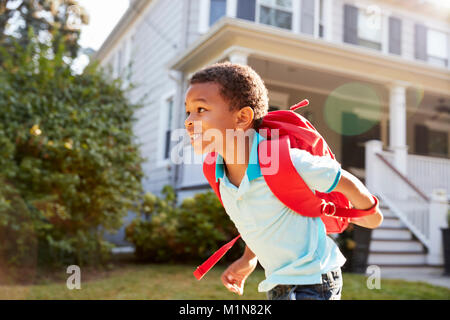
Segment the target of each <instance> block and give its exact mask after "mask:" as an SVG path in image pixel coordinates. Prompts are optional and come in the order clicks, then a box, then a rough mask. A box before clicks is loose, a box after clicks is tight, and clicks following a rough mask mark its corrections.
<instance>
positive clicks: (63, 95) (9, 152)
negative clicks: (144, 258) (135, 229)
mask: <svg viewBox="0 0 450 320" xmlns="http://www.w3.org/2000/svg"><path fill="white" fill-rule="evenodd" d="M30 38H31V37H30ZM31 39H33V38H31ZM60 49H61V50H60V51H59V52H56V53H53V51H52V49H51V47H49V46H46V45H43V44H40V43H38V41H37V40H34V41H33V40H32V41H31V42H30V44H29V45H28V46H27V47H22V46H19V45H16V49H15V50H14V51H13V53H12V54H11V53H10V51H7V50H3V48H1V47H0V57H1V59H0V106H1V112H0V186H1V187H0V244H1V245H0V264H8V265H10V266H16V267H17V266H21V265H22V264H23V263H24V262H26V261H28V260H30V258H31V257H36V259H37V260H36V259H35V260H36V261H35V263H42V264H47V265H48V264H54V265H61V264H63V265H67V264H70V263H76V264H78V265H83V264H89V263H102V262H104V261H105V260H106V259H107V258H108V252H109V251H110V248H111V245H110V244H109V243H107V242H106V241H104V240H103V235H102V233H103V232H105V231H114V230H117V229H118V228H120V227H121V225H122V220H123V217H124V216H126V214H127V212H128V210H130V209H132V208H133V206H134V203H135V202H136V201H137V199H138V198H139V196H140V194H141V193H142V186H141V178H142V176H143V173H142V170H141V164H142V162H143V160H144V159H142V158H141V156H140V154H139V147H138V145H136V144H135V143H134V142H133V131H132V126H133V122H134V120H135V119H134V118H133V113H134V111H135V110H136V109H137V108H139V107H140V105H135V104H131V103H129V102H128V100H127V99H126V90H124V89H122V82H121V81H120V80H114V81H110V80H109V79H108V75H107V74H104V73H103V72H102V71H101V70H98V69H97V67H96V66H95V65H92V66H89V67H88V68H87V69H86V70H85V71H84V72H83V74H81V75H76V74H74V73H73V71H72V70H71V66H70V64H69V63H66V62H65V60H64V59H63V53H64V49H63V48H60ZM2 261H3V262H2ZM0 268H1V266H0Z"/></svg>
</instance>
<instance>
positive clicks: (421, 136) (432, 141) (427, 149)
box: [414, 124, 448, 157]
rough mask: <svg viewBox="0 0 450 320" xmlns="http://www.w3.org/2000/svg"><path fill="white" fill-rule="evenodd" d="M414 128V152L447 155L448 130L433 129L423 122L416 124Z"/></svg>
mask: <svg viewBox="0 0 450 320" xmlns="http://www.w3.org/2000/svg"><path fill="white" fill-rule="evenodd" d="M414 129H415V130H414V131H415V132H414V133H415V139H414V143H415V152H416V153H417V154H422V155H428V156H438V157H439V156H441V157H442V156H444V157H447V155H448V132H447V131H440V130H434V129H431V128H429V127H428V126H426V125H423V124H417V125H416V126H415V128H414Z"/></svg>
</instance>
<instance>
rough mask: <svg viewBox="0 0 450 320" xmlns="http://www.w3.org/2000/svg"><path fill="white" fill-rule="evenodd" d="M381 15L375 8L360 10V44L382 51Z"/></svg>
mask: <svg viewBox="0 0 450 320" xmlns="http://www.w3.org/2000/svg"><path fill="white" fill-rule="evenodd" d="M381 31H382V28H381V14H380V12H378V11H377V10H376V9H375V7H373V6H369V7H367V8H366V9H359V10H358V44H359V45H361V46H364V47H368V48H372V49H376V50H381V42H382V38H381V37H382V32H381Z"/></svg>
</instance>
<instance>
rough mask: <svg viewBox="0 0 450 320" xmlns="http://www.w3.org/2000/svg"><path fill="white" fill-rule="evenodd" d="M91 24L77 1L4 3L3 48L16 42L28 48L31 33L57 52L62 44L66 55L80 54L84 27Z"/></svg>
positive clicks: (0, 1)
mask: <svg viewBox="0 0 450 320" xmlns="http://www.w3.org/2000/svg"><path fill="white" fill-rule="evenodd" d="M88 23H89V16H88V14H87V12H86V11H85V10H84V9H83V7H81V6H80V5H79V4H78V1H77V0H0V45H3V46H5V45H6V46H10V45H11V42H12V40H17V41H18V43H19V44H20V45H21V46H23V47H25V46H26V45H27V44H28V42H29V41H30V38H29V37H28V31H29V29H31V30H32V31H33V34H35V35H38V36H39V38H38V39H39V40H40V41H41V42H47V43H48V44H50V43H51V44H52V48H53V51H54V52H56V51H57V48H58V47H59V45H60V44H61V43H63V44H64V47H65V48H66V52H65V54H67V56H68V57H70V58H75V57H76V56H77V54H78V50H79V45H78V39H79V37H80V27H81V25H83V24H88Z"/></svg>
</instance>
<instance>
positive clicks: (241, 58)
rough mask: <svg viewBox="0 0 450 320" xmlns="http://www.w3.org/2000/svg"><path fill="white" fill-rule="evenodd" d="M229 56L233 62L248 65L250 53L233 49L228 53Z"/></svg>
mask: <svg viewBox="0 0 450 320" xmlns="http://www.w3.org/2000/svg"><path fill="white" fill-rule="evenodd" d="M228 58H229V60H230V62H231V63H238V64H242V65H247V63H248V53H247V52H243V51H239V50H236V51H232V52H230V54H229V55H228Z"/></svg>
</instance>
